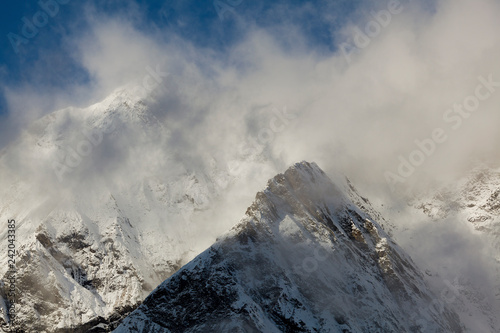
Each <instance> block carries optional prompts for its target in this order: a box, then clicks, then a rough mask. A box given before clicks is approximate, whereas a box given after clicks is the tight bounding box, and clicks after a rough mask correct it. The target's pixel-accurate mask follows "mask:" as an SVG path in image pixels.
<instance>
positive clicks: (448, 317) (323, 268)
mask: <svg viewBox="0 0 500 333" xmlns="http://www.w3.org/2000/svg"><path fill="white" fill-rule="evenodd" d="M360 203H363V207H360V206H358V205H359V204H360ZM371 212H373V208H371V205H370V204H369V202H368V201H367V200H366V199H363V198H361V197H359V196H358V195H357V194H356V192H355V190H354V188H353V187H352V185H350V184H349V183H347V182H343V181H338V182H336V183H335V184H334V183H333V182H332V181H331V180H330V179H329V178H328V177H327V176H326V175H325V174H324V173H323V171H321V170H320V169H319V168H318V166H317V165H315V164H314V163H313V164H309V163H307V162H302V163H298V164H295V165H294V166H293V167H291V168H290V169H288V170H287V171H286V172H285V173H284V174H279V175H277V176H275V177H274V178H273V179H271V180H270V181H269V183H268V186H267V188H266V189H265V190H264V191H262V192H259V193H258V194H257V196H256V199H255V201H254V203H253V204H252V205H251V206H250V207H249V208H248V210H247V212H246V214H245V217H244V218H243V219H242V220H241V221H240V222H239V224H237V225H236V226H235V227H234V228H233V229H231V230H230V231H229V232H228V233H226V234H225V235H224V236H223V237H221V238H220V239H219V240H218V241H217V242H216V243H215V244H214V245H213V246H211V247H210V248H209V249H207V250H206V251H205V252H203V253H202V254H200V255H199V256H198V257H196V258H195V259H194V260H192V261H191V262H190V263H188V264H187V265H185V266H184V267H183V268H181V269H180V270H179V271H178V272H177V273H175V274H174V275H173V276H172V277H170V278H169V279H167V280H166V281H165V282H163V283H162V284H161V285H160V286H159V287H157V288H156V289H155V290H154V291H153V292H152V293H151V294H150V295H149V296H148V297H147V298H146V300H145V301H144V302H143V304H142V305H141V306H140V307H139V308H138V309H137V310H135V311H134V312H133V313H132V314H130V315H129V316H128V317H127V318H126V319H125V321H124V322H123V323H122V324H121V325H120V326H119V327H118V329H117V330H115V332H118V333H121V332H141V333H146V332H370V333H372V332H385V333H386V332H398V333H400V332H461V331H462V326H461V324H460V322H459V320H458V316H457V315H456V314H455V313H453V312H451V311H450V310H449V309H448V308H447V307H446V306H445V305H443V303H442V302H439V301H436V300H437V297H436V296H435V295H433V294H432V293H431V292H430V291H429V290H428V288H427V286H426V284H425V282H424V279H423V276H422V274H421V273H420V272H419V270H418V269H417V268H416V267H415V265H414V264H413V262H412V261H411V259H410V258H409V257H408V255H406V254H405V253H404V251H402V250H401V248H399V247H398V246H397V245H396V244H395V243H394V242H393V241H392V240H391V238H390V237H389V236H388V235H387V234H386V233H385V232H384V231H383V230H382V228H381V227H380V225H379V224H378V223H377V221H375V220H374V219H373V216H372V215H371V214H370V213H371Z"/></svg>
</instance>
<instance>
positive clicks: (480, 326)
mask: <svg viewBox="0 0 500 333" xmlns="http://www.w3.org/2000/svg"><path fill="white" fill-rule="evenodd" d="M499 194H500V169H499V168H498V167H495V166H494V164H492V163H488V164H484V163H480V164H476V166H475V167H474V168H472V169H471V170H470V171H468V172H467V173H465V174H464V175H461V176H460V177H458V179H455V180H454V181H452V182H449V183H444V184H439V185H438V186H435V187H434V188H428V189H427V191H426V192H424V193H420V194H419V195H417V196H416V197H414V198H413V199H412V200H411V202H410V205H411V207H412V208H413V209H414V210H416V211H419V212H421V213H422V217H420V218H419V220H421V221H425V219H426V218H427V219H430V220H431V222H428V223H427V226H428V227H426V228H425V229H424V232H423V234H419V235H414V236H413V237H414V238H415V239H419V236H423V237H426V239H428V238H429V237H427V235H429V234H431V233H432V234H435V235H436V236H435V237H434V239H433V240H431V241H430V242H432V241H433V242H442V243H443V248H444V247H446V248H447V249H448V251H446V252H445V253H448V254H446V256H448V258H442V260H441V262H442V263H441V264H440V265H439V266H441V267H440V268H439V267H435V272H434V275H436V274H438V275H443V274H444V273H445V272H446V271H448V272H451V274H448V275H449V276H450V279H449V280H450V281H451V280H453V281H454V283H453V284H454V285H455V287H454V288H452V289H454V295H453V297H452V299H453V302H451V303H450V306H451V307H452V308H453V309H454V310H455V311H456V312H457V313H458V314H459V315H460V317H461V318H462V320H463V321H467V318H469V319H472V322H471V324H470V325H469V324H467V323H466V325H467V326H468V327H469V329H470V331H471V332H474V331H484V332H498V331H499V329H500V318H499V317H498V313H499V311H500V197H499ZM386 215H387V216H389V214H386ZM424 216H425V217H424ZM406 219H408V218H406ZM419 224H420V223H419ZM420 225H422V224H420ZM455 229H459V230H461V232H455ZM408 232H411V231H408ZM453 238H456V240H454V239H453ZM446 239H448V241H446ZM450 240H451V241H450ZM426 242H429V241H426ZM422 243H423V242H422V241H419V240H417V241H416V244H414V249H417V250H416V251H415V250H412V249H410V246H407V244H405V249H408V250H409V251H412V252H411V253H412V255H413V256H414V257H416V256H417V252H418V251H419V250H418V249H419V248H421V247H422ZM450 253H455V254H453V255H451V254H450ZM452 258H455V259H452ZM449 259H452V260H453V261H450V260H449ZM440 271H441V272H440ZM431 279H432V278H431ZM440 288H443V287H440ZM445 288H446V289H448V288H447V287H445ZM438 289H439V288H438Z"/></svg>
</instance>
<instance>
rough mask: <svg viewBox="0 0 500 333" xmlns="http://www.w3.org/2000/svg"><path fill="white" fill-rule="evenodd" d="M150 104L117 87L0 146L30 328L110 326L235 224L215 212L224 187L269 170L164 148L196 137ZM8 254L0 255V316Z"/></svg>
mask: <svg viewBox="0 0 500 333" xmlns="http://www.w3.org/2000/svg"><path fill="white" fill-rule="evenodd" d="M148 98H149V97H148ZM152 105H154V101H151V99H147V98H146V99H144V98H138V97H137V96H135V95H134V94H133V93H130V92H129V90H127V89H119V90H117V91H115V92H114V93H113V94H111V95H110V96H109V97H107V98H106V99H104V100H103V101H101V102H99V103H96V104H94V105H91V106H89V107H86V108H74V107H70V108H67V109H63V110H59V111H56V112H53V113H51V114H49V115H47V116H45V117H43V118H41V119H40V120H38V121H37V122H35V123H34V124H33V125H32V126H31V127H30V128H29V129H27V130H26V131H25V132H23V133H22V134H21V135H20V136H19V137H18V138H17V140H16V141H15V142H13V143H12V144H10V145H9V146H8V147H6V148H5V149H3V150H2V151H1V152H0V175H1V178H0V180H1V183H0V185H1V186H0V200H1V202H2V206H0V220H1V221H7V220H9V219H15V220H16V226H17V229H16V250H17V253H18V256H17V258H16V259H17V260H16V266H17V267H16V269H17V273H16V279H17V280H16V290H17V293H16V294H17V295H18V299H17V302H16V303H17V305H16V307H17V309H18V310H17V318H18V322H19V323H22V325H24V326H25V328H27V329H29V331H30V332H86V331H87V330H88V329H90V328H92V327H94V326H96V325H101V326H108V325H109V326H110V327H114V326H116V322H117V321H118V320H119V319H120V318H121V317H123V316H124V315H125V314H127V313H129V312H130V311H131V310H133V309H135V308H136V307H137V306H138V305H139V304H140V303H141V301H142V300H143V299H144V298H145V297H146V296H147V295H148V294H149V293H150V292H151V291H152V290H153V288H154V287H156V286H157V285H158V284H159V283H161V282H162V281H163V280H165V279H166V278H167V277H169V276H170V275H172V274H173V273H174V272H176V271H177V270H178V269H179V268H180V267H181V266H182V265H183V264H185V263H187V262H188V261H189V260H191V259H192V258H193V257H194V256H196V255H197V254H199V253H200V252H201V251H203V250H204V249H205V248H206V247H208V246H209V245H210V244H212V243H213V242H214V241H215V239H216V237H217V236H218V235H220V234H221V233H222V232H223V231H225V230H227V229H229V228H230V227H231V226H232V221H233V219H226V218H225V216H222V217H221V214H217V213H216V212H218V211H222V210H219V206H220V205H222V204H225V202H224V201H221V202H219V201H220V197H221V195H220V194H221V193H225V194H228V195H229V196H231V193H232V192H231V189H232V188H238V183H237V179H236V178H238V177H239V178H244V177H246V174H245V172H247V171H248V172H249V173H250V174H255V172H254V171H253V170H252V168H254V169H258V170H260V171H261V173H262V171H263V170H265V168H262V165H263V163H261V162H259V161H257V160H255V159H245V160H242V161H243V162H244V163H240V164H241V167H240V169H241V170H240V172H239V173H238V174H232V173H231V172H230V171H229V170H227V168H223V167H219V165H218V164H217V162H216V161H215V159H213V158H212V157H211V156H208V157H206V158H205V159H204V160H203V164H201V163H199V162H197V160H196V159H194V158H192V157H190V156H188V157H186V156H182V151H179V150H175V149H173V148H172V147H176V146H179V145H180V143H179V142H181V141H183V140H187V138H189V137H190V136H192V133H189V132H185V131H180V130H179V128H185V126H184V125H183V124H180V122H182V120H179V119H178V117H177V116H176V114H175V113H174V112H169V110H168V107H167V110H166V111H165V112H164V113H165V114H167V115H168V116H164V118H161V117H159V114H158V113H155V112H154V107H153V106H152ZM193 126H194V125H193ZM193 130H195V127H193ZM238 158H240V159H242V157H239V156H237V157H236V158H235V160H236V161H239V160H238ZM195 162H196V163H195ZM266 172H269V171H266ZM251 193H255V192H251ZM249 195H250V194H249ZM231 197H233V196H231ZM234 197H235V198H237V199H238V197H237V196H234ZM250 200H251V197H250V198H249V201H248V202H250ZM242 202H244V200H242ZM228 206H235V207H238V204H231V205H228ZM242 207H243V206H242ZM223 213H224V214H229V211H228V210H227V209H225V210H224V211H223ZM211 221H218V224H217V225H215V224H214V223H212V222H211ZM227 221H231V222H230V223H231V224H229V222H227ZM7 230H8V229H7V228H1V229H0V240H1V241H2V242H3V243H2V244H7V243H6V242H7ZM7 259H8V257H7V251H1V252H0V277H2V281H1V282H2V288H1V290H0V313H1V316H0V322H3V323H6V322H8V321H9V318H8V316H7V311H8V309H9V308H10V307H11V304H9V302H8V300H7V296H6V295H7V288H8V287H7V283H6V279H7V277H6V271H7V267H8V266H7Z"/></svg>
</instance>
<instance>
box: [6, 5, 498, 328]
mask: <svg viewBox="0 0 500 333" xmlns="http://www.w3.org/2000/svg"><path fill="white" fill-rule="evenodd" d="M63 2H64V1H59V0H57V1H56V0H54V1H52V0H47V1H45V2H43V4H42V5H41V4H39V3H38V1H33V2H30V1H26V2H23V3H18V4H16V5H14V4H12V6H13V7H15V6H18V7H20V8H22V10H21V11H19V10H14V8H13V10H12V11H11V10H7V9H6V10H4V11H3V12H4V13H8V15H7V14H4V15H6V17H5V20H3V22H4V23H5V24H4V25H3V26H1V27H0V30H2V29H7V30H5V31H4V32H5V34H4V35H5V36H11V37H7V38H5V40H4V41H3V44H2V42H0V49H1V50H2V52H0V87H1V93H0V95H1V96H0V202H1V204H0V219H1V221H9V220H11V219H15V220H16V226H17V229H16V249H17V253H18V258H17V266H16V269H17V270H18V280H17V286H16V288H17V290H18V294H19V316H20V318H24V319H26V321H25V322H26V323H28V325H35V326H33V328H32V329H33V330H35V331H39V332H52V331H54V332H55V331H58V330H59V331H60V332H63V331H65V330H66V331H68V330H69V331H71V330H73V331H77V330H80V331H82V332H84V331H85V330H88V329H90V328H91V327H99V325H101V326H102V327H107V329H108V330H111V329H112V328H114V327H115V326H117V325H118V324H119V322H120V321H121V320H122V319H123V318H124V317H125V316H126V315H127V314H129V313H130V312H131V311H133V310H134V309H136V308H137V307H138V306H139V305H140V304H141V303H142V302H143V301H144V300H145V298H146V297H147V296H148V295H150V297H152V298H153V295H154V293H153V294H151V292H152V291H153V290H154V289H155V288H156V287H157V286H158V285H159V284H162V283H163V284H162V286H169V285H170V283H173V282H168V281H174V280H175V278H174V277H172V278H171V279H172V280H168V279H169V278H170V277H171V276H172V274H175V273H176V272H178V271H179V269H181V268H182V267H185V266H184V265H193V262H194V261H193V260H198V261H199V260H202V261H203V260H207V261H210V262H211V260H212V259H213V258H212V257H211V256H210V255H208V254H207V252H204V251H206V250H207V249H209V248H212V247H213V246H214V247H218V246H222V245H220V244H221V243H220V242H217V238H218V237H221V235H222V234H224V233H225V232H227V231H228V230H231V228H233V227H235V226H236V225H238V224H237V223H238V221H239V220H240V218H241V217H242V215H243V214H242V213H243V212H245V210H246V209H247V208H248V207H249V206H251V205H252V202H253V200H254V197H255V193H258V192H259V191H261V190H262V188H264V185H265V184H266V182H267V180H268V179H272V178H273V177H275V176H276V175H278V174H280V173H282V172H284V171H285V170H287V169H288V168H289V167H290V166H291V165H294V164H295V163H296V162H297V161H303V160H306V161H315V162H316V163H318V165H320V166H321V168H322V169H323V170H324V173H325V174H327V175H328V176H329V177H330V178H332V180H333V183H334V184H340V183H342V182H343V181H344V180H343V179H344V177H345V176H347V177H348V178H349V179H350V181H351V185H352V187H353V189H354V188H356V190H355V191H356V192H357V193H362V196H361V195H359V198H358V199H357V200H358V201H356V202H352V203H353V204H354V206H356V207H358V208H359V209H360V210H362V211H364V210H363V208H362V207H361V206H365V204H363V202H364V199H363V198H366V199H367V200H369V201H370V203H371V208H373V210H370V211H369V212H365V213H366V214H367V216H366V217H367V218H369V219H370V220H371V221H373V222H374V223H375V222H376V223H378V224H379V225H380V227H383V229H385V233H384V234H383V235H382V236H380V235H379V237H381V238H387V239H390V240H391V241H393V242H394V243H397V244H398V245H399V246H400V248H401V249H402V250H401V251H402V252H401V253H405V256H406V255H407V256H408V257H411V258H412V260H413V261H412V263H411V266H412V267H414V270H415V271H416V272H417V273H418V274H417V273H415V274H416V275H415V276H419V274H420V273H423V274H422V276H421V277H414V278H415V279H417V280H418V281H419V282H418V284H419V286H420V282H422V283H423V284H422V285H421V286H422V293H423V294H426V295H427V294H428V295H434V296H436V297H437V299H438V300H440V301H442V302H445V303H446V307H447V308H449V311H450V312H449V313H453V314H456V315H457V316H458V318H459V319H458V320H459V322H460V325H463V327H464V330H466V331H467V330H468V331H471V332H482V331H484V332H490V331H491V332H495V331H498V327H499V324H498V320H497V319H496V316H495V313H498V311H499V309H500V308H499V307H498V297H499V296H498V295H499V285H500V284H499V267H500V266H499V262H500V261H499V260H500V255H499V252H498V251H500V250H499V241H498V235H499V233H500V230H499V219H498V214H499V211H500V210H499V209H498V206H499V200H500V199H499V198H498V190H499V185H498V184H499V181H498V166H499V165H500V156H499V154H498V149H496V145H495V143H496V142H498V140H499V132H498V129H497V124H498V123H499V120H500V119H499V117H500V115H499V113H498V112H497V111H496V110H497V105H499V102H500V93H499V90H500V67H499V64H498V57H499V55H500V43H499V41H500V40H499V38H500V37H499V35H498V33H497V31H499V28H500V26H499V25H500V23H499V21H498V19H497V18H498V16H499V14H500V4H499V3H498V1H495V0H480V1H470V0H454V1H452V0H429V1H427V0H426V1H418V2H415V1H403V0H402V1H396V0H390V1H365V0H359V1H347V0H338V1H326V0H324V1H323V0H318V1H312V2H300V1H292V2H290V1H281V0H276V1H271V2H258V1H253V2H250V1H245V0H243V1H227V2H224V1H215V2H211V1H209V2H199V1H198V2H196V1H184V2H179V1H171V2H159V1H142V2H139V1H134V0H126V1H119V2H118V1H101V0H95V1H87V2H85V3H80V2H67V3H64V4H63ZM46 5H47V6H52V7H51V11H50V13H48V12H47V10H45V9H44V8H45V7H46ZM5 6H8V4H5ZM16 8H17V7H16ZM56 8H57V11H56ZM17 9H19V8H17ZM38 13H41V14H38ZM44 13H45V14H44ZM16 15H17V16H16ZM37 15H38V16H37ZM43 15H45V16H47V22H46V23H45V24H41V22H39V21H37V17H39V18H40V19H41V18H43V17H44V16H43ZM37 22H38V23H37ZM36 24H38V25H36ZM31 26H32V28H31V30H33V31H34V30H35V29H34V28H36V33H34V32H33V31H31V30H30V29H29V28H30V27H31ZM33 27H34V28H33ZM28 30H30V31H31V32H32V34H31V37H27V36H26V33H27V31H28ZM2 31H3V30H2ZM9 34H16V35H18V36H20V37H19V38H24V39H25V40H26V42H22V43H21V44H19V45H14V47H13V45H12V43H11V40H12V35H9ZM9 38H10V39H9ZM19 40H21V39H19ZM7 49H8V50H7ZM16 50H17V51H18V52H16ZM347 187H348V188H349V185H347ZM348 191H349V190H348ZM353 191H354V190H353ZM346 193H347V192H346ZM354 197H357V196H354ZM310 199H311V198H310ZM311 200H312V199H311ZM318 200H319V201H318V202H322V201H321V200H320V199H318ZM360 205H361V206H360ZM365 208H366V207H365ZM341 211H343V210H341ZM331 213H332V214H334V212H331ZM368 215H369V216H370V217H368ZM360 216H364V215H363V214H360ZM269 220H272V219H269ZM278 220H280V219H278ZM319 220H321V219H319ZM319 220H318V221H319ZM266 221H267V220H266ZM273 221H274V220H273ZM280 221H281V220H280ZM267 222H269V223H271V222H270V221H267ZM267 222H266V223H267ZM320 222H321V221H320ZM358 222H359V221H358ZM358 222H356V223H354V224H355V225H357V227H358V228H361V229H362V226H364V222H363V221H361V222H359V223H360V225H358V224H359V223H358ZM272 223H277V222H276V221H274V222H272ZM321 228H326V229H325V230H327V229H328V228H331V226H326V227H325V226H322V227H321ZM7 229H8V228H2V229H0V230H1V231H0V241H1V242H2V244H5V248H6V249H7V247H6V246H7V244H8V240H9V237H8V232H9V231H8V230H7ZM234 230H235V229H233V231H232V232H233V233H234ZM339 230H340V229H339ZM377 230H378V227H377ZM316 236H317V235H316ZM316 236H315V237H316ZM372 236H373V235H371V236H369V237H372ZM228 237H229V236H228ZM229 238H230V237H229ZM228 242H229V241H228ZM342 242H343V241H342ZM376 243H377V242H375V243H374V244H376ZM339 244H340V243H339ZM339 244H337V243H335V244H334V242H333V241H332V243H331V244H330V245H332V248H333V247H335V246H340V247H341V248H343V244H344V243H342V246H341V245H339ZM346 244H351V243H349V242H347V243H346ZM334 245H335V246H334ZM351 245H352V244H351ZM351 245H349V246H351ZM269 246H271V245H269ZM353 246H354V245H353ZM374 246H375V249H374V248H370V251H372V252H370V253H376V252H377V249H376V245H374ZM373 251H375V252H373ZM257 252H258V251H257ZM257 252H256V253H257ZM298 252H300V251H298ZM396 252H397V253H399V250H397V251H396ZM201 253H204V255H203V256H202V259H194V258H200V257H197V256H198V255H200V254H201ZM223 253H233V252H232V250H231V251H229V250H227V252H226V250H224V251H223ZM266 255H267V254H266ZM243 259H244V260H250V258H243ZM268 259H269V258H268ZM338 260H340V259H338ZM370 260H373V258H371V259H370ZM368 261H369V260H368ZM341 262H342V260H341ZM408 262H410V259H408ZM413 262H414V263H413ZM227 263H231V260H229V259H228V261H227V262H224V265H226V264H227ZM259 267H260V266H259ZM183 269H184V270H183V271H182V272H186V274H187V273H189V274H194V273H193V272H192V271H191V272H190V270H189V269H186V268H183ZM207 269H208V268H207ZM210 269H212V268H210ZM210 269H208V270H210ZM279 269H280V270H282V271H286V272H288V269H289V267H288V266H287V265H285V266H280V268H279ZM325 269H327V268H325ZM355 269H356V270H357V269H359V270H360V271H359V272H361V271H363V272H364V273H363V274H365V273H367V271H364V268H363V267H361V266H360V267H358V266H356V268H355ZM7 270H8V252H7V251H6V250H5V251H4V250H2V251H0V277H1V278H2V281H3V282H4V283H5V281H6V272H7ZM200 272H205V271H200ZM280 272H281V271H280ZM182 274H184V273H182ZM189 274H188V275H189ZM200 274H201V273H200ZM270 274H271V275H273V274H274V275H280V276H281V275H282V274H281V273H277V272H270ZM325 274H326V273H325ZM360 274H361V273H360ZM367 274H368V275H366V279H367V281H369V280H371V279H376V276H378V275H377V274H378V273H377V272H376V271H370V272H369V273H367ZM179 275H181V273H179ZM410 275H411V274H410ZM222 278H224V277H222ZM198 280H199V279H198ZM198 280H197V281H198ZM403 280H405V279H403ZM164 281H166V282H164ZM235 281H236V282H235V283H236V285H245V284H244V283H243V282H245V283H246V281H243V280H241V279H239V278H238V279H236V280H235ZM291 281H292V280H291ZM349 281H350V280H349ZM405 281H406V282H407V280H405ZM198 282H199V281H198ZM210 282H211V283H215V284H216V283H220V281H216V279H215V280H213V279H212V280H210ZM300 282H301V281H300V279H299V280H293V284H290V286H291V285H299V287H302V286H301V285H300V284H301V283H300ZM406 282H405V283H406ZM377 283H378V282H377ZM424 284H425V285H426V286H425V287H424V286H423V285H424ZM450 286H451V287H450ZM3 288H4V290H3V291H2V292H1V293H0V294H1V299H0V308H1V309H2V312H1V313H2V318H3V319H2V320H3V322H4V323H6V322H8V321H9V316H8V315H7V312H8V310H9V309H10V308H11V304H10V303H9V302H8V301H7V297H6V293H7V290H6V289H5V288H7V284H4V285H3ZM169 288H170V287H169ZM172 288H173V287H172ZM380 288H382V289H377V290H384V291H383V292H382V294H384V295H386V296H387V295H389V294H386V292H387V290H385V289H384V288H386V286H383V285H380ZM195 289H196V288H195ZM249 290H256V289H252V288H249V289H247V291H249ZM193 292H194V294H196V292H197V290H193ZM389 292H391V291H390V290H389ZM194 294H193V295H194ZM410 294H411V295H410V296H411V297H410V298H412V297H413V296H414V295H412V293H410ZM290 295H291V294H290ZM295 296H296V295H294V297H295ZM434 296H432V297H434ZM301 297H302V296H301ZM303 297H305V298H304V299H302V298H300V299H301V302H302V301H304V300H305V299H308V298H307V297H308V296H307V295H303ZM429 297H431V296H429ZM432 297H431V298H432ZM436 297H434V299H436ZM417 298H418V297H417ZM424 298H426V297H424ZM153 299H154V298H153ZM443 300H448V301H443ZM259 302H267V300H263V299H260V300H259ZM259 302H257V303H259ZM417 303H418V302H417ZM370 304H371V305H373V306H375V307H378V306H379V305H378V303H377V302H375V303H370ZM394 304H395V303H394ZM419 304H420V303H419ZM259 306H262V304H260V303H259ZM367 306H368V305H367ZM141 311H142V310H141ZM266 311H267V310H265V311H264V310H263V312H262V313H268V312H266ZM307 311H309V312H308V313H309V314H311V315H312V316H313V317H315V318H320V317H321V316H320V315H319V314H318V313H317V311H316V310H312V308H308V310H307ZM433 311H434V310H428V311H427V310H425V311H424V312H423V313H422V316H423V318H424V321H425V320H427V319H429V318H430V317H432V316H434V315H436V312H433ZM337 312H338V311H337ZM135 313H136V315H137V313H139V312H135ZM207 313H208V312H207ZM402 313H403V312H402ZM431 313H432V314H431ZM282 314H283V313H282ZM282 314H280V315H282ZM400 314H401V313H400ZM400 314H398V315H395V317H394V318H401V316H400ZM134 316H135V315H134ZM429 316H430V317H429ZM453 316H454V315H453ZM311 318H312V317H311ZM321 318H322V317H321ZM380 318H382V315H381V316H380V317H378V319H377V322H381V319H380ZM450 318H451V317H450ZM453 318H455V317H453ZM448 319H449V318H448ZM148 320H150V319H148ZM294 320H295V319H294ZM318 320H319V319H318ZM419 320H420V319H415V320H414V324H415V325H416V326H415V327H418V325H419V323H418V321H419ZM341 321H342V320H341ZM427 322H433V321H432V320H430V321H429V320H427ZM451 322H453V320H452V321H449V322H447V323H443V322H439V323H438V324H437V326H439V327H441V328H442V327H447V326H446V325H448V324H449V325H452V324H450V323H451ZM434 323H436V321H434ZM304 324H305V325H306V326H307V327H309V328H311V329H313V328H315V329H319V327H322V326H321V325H322V324H321V323H320V322H319V321H318V322H314V320H313V321H304ZM252 325H253V326H252V327H254V328H255V327H260V326H258V325H260V324H257V323H255V322H254V323H253V324H252ZM273 325H274V326H273ZM332 325H334V326H335V325H337V326H338V327H340V326H341V325H343V324H341V323H339V322H337V323H333V324H332ZM346 325H347V324H346ZM356 325H358V324H355V325H354V324H353V325H352V327H351V329H352V330H354V331H356V328H354V327H364V328H363V329H365V328H366V327H368V326H367V325H368V322H365V323H362V324H359V325H361V326H356ZM363 325H364V326H363ZM390 325H392V324H390ZM398 325H402V324H401V323H397V320H394V323H393V325H392V326H391V329H394V330H396V329H403V330H410V331H411V327H410V326H408V327H406V326H404V327H403V326H398ZM453 325H454V324H453ZM453 325H452V326H453ZM306 326H304V327H306ZM337 326H336V327H337ZM263 327H273V328H272V329H278V330H279V329H280V328H279V327H281V326H279V325H278V326H276V322H274V324H272V325H271V326H263ZM276 327H278V328H276ZM338 327H337V328H338ZM422 327H424V326H422ZM450 327H451V326H450ZM453 327H455V326H453ZM29 328H31V327H29ZM102 329H104V328H102ZM360 329H361V328H360ZM366 329H367V328H366ZM445 331H446V330H445Z"/></svg>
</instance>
